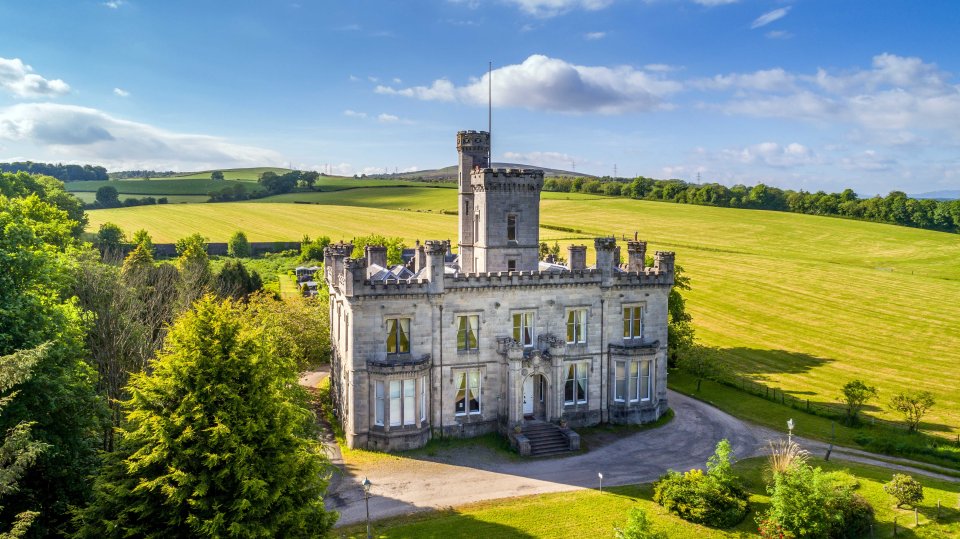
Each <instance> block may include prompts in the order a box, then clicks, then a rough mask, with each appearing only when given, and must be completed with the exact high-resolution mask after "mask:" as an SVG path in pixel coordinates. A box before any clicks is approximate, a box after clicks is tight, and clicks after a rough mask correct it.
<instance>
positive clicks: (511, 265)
mask: <svg viewBox="0 0 960 539" xmlns="http://www.w3.org/2000/svg"><path fill="white" fill-rule="evenodd" d="M507 271H517V261H516V260H507Z"/></svg>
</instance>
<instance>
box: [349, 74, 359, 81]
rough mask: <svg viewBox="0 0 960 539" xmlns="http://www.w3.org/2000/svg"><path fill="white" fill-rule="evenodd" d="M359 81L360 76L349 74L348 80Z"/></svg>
mask: <svg viewBox="0 0 960 539" xmlns="http://www.w3.org/2000/svg"><path fill="white" fill-rule="evenodd" d="M359 81H360V77H358V76H356V75H350V82H359Z"/></svg>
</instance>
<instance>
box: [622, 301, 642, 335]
mask: <svg viewBox="0 0 960 539" xmlns="http://www.w3.org/2000/svg"><path fill="white" fill-rule="evenodd" d="M644 311H646V309H645V308H644V306H643V305H638V304H627V305H624V306H623V311H622V312H623V340H625V341H629V340H642V339H643V315H644Z"/></svg>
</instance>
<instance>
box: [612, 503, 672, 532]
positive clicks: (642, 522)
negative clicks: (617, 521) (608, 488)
mask: <svg viewBox="0 0 960 539" xmlns="http://www.w3.org/2000/svg"><path fill="white" fill-rule="evenodd" d="M614 537H615V538H616V539H667V537H668V536H667V534H666V532H662V531H656V530H655V529H654V527H653V521H651V520H650V517H648V516H647V512H646V511H644V510H643V509H642V508H640V507H634V508H633V509H631V510H630V516H629V517H628V518H627V525H626V526H624V527H622V528H619V527H615V528H614Z"/></svg>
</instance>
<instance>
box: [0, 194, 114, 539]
mask: <svg viewBox="0 0 960 539" xmlns="http://www.w3.org/2000/svg"><path fill="white" fill-rule="evenodd" d="M75 226H76V221H74V220H72V219H71V218H70V217H69V215H68V213H67V212H66V211H64V210H61V209H59V208H58V207H56V206H55V205H52V204H50V203H47V202H45V201H44V200H42V199H41V197H40V196H39V195H38V194H37V193H31V194H29V195H27V196H25V197H21V196H14V197H12V198H8V197H6V196H2V195H0V356H8V355H11V354H16V353H18V352H20V351H23V350H31V349H35V348H36V347H38V346H41V345H42V344H44V343H47V342H52V343H55V344H54V345H53V346H50V348H49V349H48V350H47V351H46V353H44V354H42V355H40V356H39V357H38V359H37V361H36V363H35V364H34V366H33V369H32V371H31V372H32V375H31V376H30V377H29V379H26V380H23V381H22V382H21V383H19V385H18V386H17V392H16V395H15V396H12V398H10V399H9V400H8V401H6V402H5V404H4V406H3V413H2V414H0V433H11V432H17V430H16V429H17V428H18V425H23V424H27V423H32V427H31V428H30V435H31V438H32V439H33V440H36V441H37V442H39V443H44V444H48V445H49V448H48V449H47V450H46V451H44V452H43V453H41V454H39V455H37V456H36V462H35V464H34V465H33V466H31V467H29V468H27V469H25V470H24V471H23V474H22V476H21V477H20V479H19V481H18V487H19V489H18V490H17V491H16V492H10V491H7V492H4V494H3V508H2V509H0V522H3V523H11V522H15V520H16V518H17V515H19V514H21V513H23V512H24V511H38V512H39V513H40V516H39V517H38V518H37V519H36V520H35V521H34V522H33V525H32V526H31V529H30V533H31V534H35V535H38V536H43V535H48V534H54V533H57V532H62V531H63V529H64V527H65V526H66V524H67V521H68V512H69V507H70V506H71V505H81V504H83V503H85V500H86V497H87V495H88V494H89V484H88V483H87V481H86V480H85V479H86V478H87V477H88V476H89V475H90V474H92V473H93V471H94V470H95V468H96V466H97V464H98V459H97V454H96V449H97V445H98V442H99V433H100V426H101V421H102V420H103V419H104V418H105V408H104V406H103V402H102V401H101V400H100V399H99V398H98V397H97V394H96V392H95V390H94V387H93V380H94V378H95V376H94V373H93V371H92V369H91V368H90V366H89V365H88V364H87V362H86V351H85V344H84V334H85V331H86V319H85V316H84V314H83V313H82V312H81V310H80V308H79V307H78V305H77V303H76V301H74V300H73V299H71V296H72V285H73V283H74V282H75V280H76V278H77V276H76V274H75V272H74V267H75V265H76V252H77V249H78V246H79V242H78V241H77V240H76V238H75V237H74V236H73V230H74V227H75ZM7 396H8V397H9V395H7Z"/></svg>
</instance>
